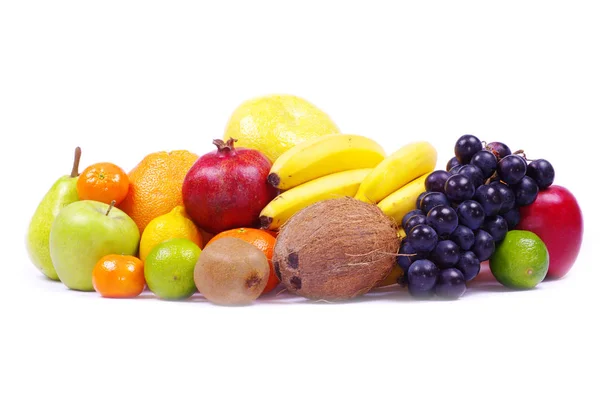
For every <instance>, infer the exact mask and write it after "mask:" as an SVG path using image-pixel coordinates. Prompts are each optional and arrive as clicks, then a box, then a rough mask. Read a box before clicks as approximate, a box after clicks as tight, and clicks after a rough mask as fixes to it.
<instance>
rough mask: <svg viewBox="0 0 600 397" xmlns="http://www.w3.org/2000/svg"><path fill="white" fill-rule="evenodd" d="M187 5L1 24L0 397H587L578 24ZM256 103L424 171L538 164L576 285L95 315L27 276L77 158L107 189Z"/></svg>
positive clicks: (560, 17)
mask: <svg viewBox="0 0 600 397" xmlns="http://www.w3.org/2000/svg"><path fill="white" fill-rule="evenodd" d="M204 4H205V5H201V4H200V2H195V1H187V2H186V1H165V2H156V1H141V2H131V1H122V0H121V1H103V2H85V1H72V2H66V1H41V2H37V3H35V2H31V1H3V2H2V3H0V136H1V140H0V148H1V149H2V153H1V155H0V161H1V168H0V169H1V171H2V179H1V184H0V192H1V194H0V200H2V203H1V208H2V210H3V215H2V216H1V217H0V233H1V240H0V247H1V248H2V250H1V252H0V267H1V268H2V272H1V274H0V294H1V300H0V307H1V317H0V335H1V336H0V362H1V363H2V364H0V366H1V367H2V369H1V371H0V379H1V380H0V395H3V396H21V395H25V394H28V395H64V396H67V395H68V396H71V395H73V396H75V395H77V396H82V395H90V396H95V395H112V396H120V395H130V396H133V395H142V394H147V395H155V394H156V395H163V396H165V395H170V396H177V395H204V396H217V395H230V396H231V395H259V396H265V395H278V396H286V395H291V396H295V395H303V396H321V395H328V396H337V395H362V396H365V395H384V394H389V395H399V394H402V395H411V394H412V395H433V396H453V395H460V396H466V395H485V396H490V395H515V396H520V395H536V396H538V395H545V394H547V393H553V394H558V395H576V396H591V395H598V394H597V393H598V391H599V390H598V389H599V387H598V383H597V375H598V374H597V371H598V359H597V357H598V354H600V352H599V343H598V338H599V337H600V330H599V329H598V325H597V320H598V306H597V302H598V298H597V292H596V291H595V289H596V288H597V286H598V281H597V268H598V263H597V256H592V245H593V244H595V243H596V241H595V240H596V238H597V237H598V235H597V232H596V230H597V224H596V223H595V221H597V220H598V218H597V214H596V213H597V210H596V207H597V197H596V196H595V194H596V193H594V191H597V184H598V180H597V179H598V178H597V163H596V161H594V160H595V157H597V154H596V152H597V150H598V149H597V146H596V145H595V144H594V143H593V142H592V139H593V138H592V137H594V138H595V137H596V136H597V134H598V132H600V94H599V93H600V58H599V57H600V43H599V41H600V40H599V39H600V23H599V22H598V21H599V20H600V12H599V11H600V10H599V8H598V6H597V3H596V4H595V2H580V1H563V2H554V1H544V2H539V3H536V2H527V1H503V2H493V3H492V2H483V1H470V2H468V1H452V2H450V1H444V2H431V1H427V2H399V1H396V2H392V1H390V2H383V1H373V0H370V1H365V2H363V3H362V4H360V3H357V2H350V1H344V2H335V3H334V2H325V1H307V0H303V1H297V2H283V1H280V2H275V1H273V2H266V1H256V0H255V1H248V2H241V1H240V2H233V1H221V2H210V4H212V5H208V4H209V2H206V3H204ZM270 93H291V94H295V95H299V96H302V97H304V98H306V99H308V100H310V101H311V102H313V103H315V104H316V105H317V106H319V107H321V108H322V109H323V110H325V111H326V112H327V113H329V115H330V116H331V117H332V118H333V119H334V120H335V122H336V123H337V124H338V125H339V127H340V128H341V130H342V131H343V132H346V133H358V134H364V135H367V136H369V137H372V138H374V139H376V140H378V141H380V142H381V143H382V144H384V145H385V148H386V149H387V151H388V153H390V152H392V151H394V150H396V149H397V148H399V147H400V146H401V145H403V144H405V143H408V142H410V141H412V140H415V139H427V140H429V141H430V142H432V143H433V144H434V145H435V146H436V148H437V149H438V152H439V163H438V168H443V167H444V166H445V162H446V160H447V159H448V158H449V157H451V156H452V150H453V145H454V142H455V140H456V138H458V137H459V136H460V135H462V134H463V133H467V132H468V133H474V134H476V135H478V136H479V137H480V138H481V139H482V140H487V141H493V140H501V141H504V142H506V143H507V144H509V146H510V147H511V148H513V149H514V150H516V149H519V148H521V149H525V150H526V151H527V153H528V154H529V156H530V157H532V158H539V157H544V158H547V159H548V160H550V161H552V163H553V164H554V166H555V169H556V172H557V174H556V180H555V182H556V183H557V184H560V185H563V186H566V187H567V188H568V189H570V190H571V191H572V192H573V193H574V194H575V195H576V196H577V198H578V199H579V202H580V204H581V206H582V209H583V211H584V214H585V222H586V223H585V225H586V232H585V240H584V244H583V247H582V251H581V253H580V257H579V259H578V261H577V263H576V264H575V267H574V268H573V270H572V272H571V273H570V274H569V275H568V276H567V277H566V278H564V279H563V280H560V281H556V282H552V283H544V284H542V285H541V286H539V287H538V288H536V289H535V290H532V291H527V292H509V291H507V290H505V289H503V288H500V287H498V286H494V284H491V285H489V286H488V285H479V286H478V287H474V288H471V289H470V290H469V291H468V293H467V294H466V295H465V296H464V297H463V298H462V299H460V300H459V301H456V302H417V301H414V300H411V299H410V298H409V297H407V295H406V293H404V292H399V291H396V292H394V293H386V294H374V295H370V296H369V297H367V298H365V299H361V300H358V301H356V302H350V303H346V304H337V305H330V304H314V303H306V302H303V301H302V302H298V300H297V299H291V298H289V297H285V296H280V297H279V298H271V299H263V300H261V301H259V302H258V303H256V304H254V305H253V306H250V307H243V308H224V307H218V306H214V305H211V304H210V303H207V302H205V301H203V300H201V299H200V300H195V301H190V302H164V301H160V300H157V299H154V298H153V297H151V296H150V297H148V298H145V299H135V300H108V299H101V298H100V297H99V296H98V295H96V294H95V293H88V294H84V293H76V292H73V291H68V290H66V289H65V288H64V287H63V286H61V285H60V284H57V283H51V282H49V281H47V280H45V279H44V278H43V277H42V276H41V275H40V274H39V273H38V272H37V271H36V270H35V269H34V268H33V266H32V265H31V263H30V262H29V260H28V258H27V255H26V251H25V246H24V235H25V231H26V229H27V225H28V222H29V218H30V216H31V215H32V214H33V212H34V210H35V208H36V206H37V204H38V202H39V200H40V199H41V198H42V196H43V195H44V194H45V192H46V191H47V189H48V188H49V187H50V186H51V185H52V183H54V181H55V180H56V179H57V178H58V177H59V176H61V175H63V174H66V173H68V172H69V171H70V167H71V156H72V151H73V148H74V147H75V146H77V145H80V146H81V147H82V149H83V159H82V167H85V166H86V165H89V164H92V163H94V162H97V161H111V162H115V163H117V164H119V165H121V166H122V167H123V168H125V169H126V170H129V169H131V168H132V167H133V166H134V165H135V164H137V163H138V162H139V161H140V160H141V159H142V158H143V157H144V156H145V155H146V154H148V153H150V152H153V151H157V150H173V149H188V150H191V151H193V152H195V153H197V154H203V153H205V152H206V151H208V150H212V148H211V144H210V142H211V140H212V139H213V138H218V137H221V135H222V133H223V129H224V126H225V123H226V122H227V119H228V117H229V115H230V114H231V112H232V111H233V110H234V108H235V107H236V106H237V105H238V104H240V103H241V102H242V101H243V100H246V99H248V98H252V97H255V96H258V95H263V94H270ZM592 162H593V164H592ZM592 217H593V218H592ZM594 234H595V235H594ZM31 393H33V394H31ZM184 393H185V394H184Z"/></svg>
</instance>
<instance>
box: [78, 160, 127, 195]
mask: <svg viewBox="0 0 600 397" xmlns="http://www.w3.org/2000/svg"><path fill="white" fill-rule="evenodd" d="M128 191H129V177H128V176H127V174H126V173H125V171H123V169H122V168H121V167H119V166H118V165H115V164H113V163H106V162H105V163H96V164H92V165H90V166H89V167H87V168H86V169H85V170H84V171H83V172H82V173H81V175H79V177H78V178H77V195H78V196H79V199H80V200H96V201H100V202H103V203H105V204H110V203H111V202H112V201H113V200H114V201H115V202H116V205H119V203H121V202H122V201H123V199H125V196H127V192H128Z"/></svg>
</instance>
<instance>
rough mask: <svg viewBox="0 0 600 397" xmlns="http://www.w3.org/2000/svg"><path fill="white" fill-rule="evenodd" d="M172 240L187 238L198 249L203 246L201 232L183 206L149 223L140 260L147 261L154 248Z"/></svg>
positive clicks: (143, 234) (145, 231)
mask: <svg viewBox="0 0 600 397" xmlns="http://www.w3.org/2000/svg"><path fill="white" fill-rule="evenodd" d="M172 238H187V239H188V240H190V241H191V242H193V243H194V244H196V245H197V246H198V247H201V246H202V235H201V234H200V231H199V230H198V228H197V227H196V225H195V224H194V222H192V220H191V219H189V218H188V216H187V214H186V213H185V209H184V208H183V206H181V205H178V206H177V207H175V208H173V209H172V210H171V211H170V212H168V213H166V214H164V215H159V216H157V217H156V218H154V219H152V220H151V221H150V223H148V225H147V226H146V228H145V229H144V233H142V238H141V240H140V259H141V260H143V261H145V260H146V257H147V256H148V254H149V253H150V251H151V250H152V248H154V247H155V246H156V245H157V244H159V243H162V242H163V241H167V240H170V239H172Z"/></svg>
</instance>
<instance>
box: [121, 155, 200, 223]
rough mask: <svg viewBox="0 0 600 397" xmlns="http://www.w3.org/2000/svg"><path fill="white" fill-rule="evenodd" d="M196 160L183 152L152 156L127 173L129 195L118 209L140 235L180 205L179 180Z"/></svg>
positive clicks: (194, 156) (181, 184) (180, 186)
mask: <svg viewBox="0 0 600 397" xmlns="http://www.w3.org/2000/svg"><path fill="white" fill-rule="evenodd" d="M197 159H198V156H197V155H196V154H194V153H191V152H188V151H187V150H175V151H172V152H164V151H163V152H156V153H152V154H149V155H147V156H146V157H144V159H143V160H142V161H141V162H140V163H139V164H138V165H136V166H135V167H134V168H133V169H132V170H131V171H130V172H129V174H128V176H129V193H127V197H125V200H123V202H122V203H121V205H120V206H119V208H120V209H122V210H123V211H125V213H126V214H127V215H129V216H130V217H131V219H133V220H134V221H135V223H136V224H137V225H138V228H139V229H140V233H142V232H143V231H144V229H145V228H146V226H147V225H148V223H150V221H151V220H152V219H154V218H156V217H158V216H160V215H164V214H166V213H168V212H170V211H171V210H172V209H173V208H175V207H177V206H178V205H183V199H182V197H181V189H182V186H183V179H184V178H185V176H186V174H187V173H188V171H189V170H190V168H191V167H192V165H194V163H195V162H196V160H197Z"/></svg>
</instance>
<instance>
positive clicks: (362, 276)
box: [273, 197, 400, 301]
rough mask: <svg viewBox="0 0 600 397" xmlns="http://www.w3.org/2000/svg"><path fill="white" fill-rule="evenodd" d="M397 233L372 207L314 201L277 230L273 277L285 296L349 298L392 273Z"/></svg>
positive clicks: (349, 200)
mask: <svg viewBox="0 0 600 397" xmlns="http://www.w3.org/2000/svg"><path fill="white" fill-rule="evenodd" d="M397 231H398V228H397V225H396V224H395V222H394V221H393V220H392V219H390V218H389V217H387V216H386V215H385V214H384V213H383V212H382V211H381V210H380V209H379V208H378V207H377V206H376V205H373V204H368V203H364V202H362V201H359V200H356V199H354V198H350V197H343V198H335V199H330V200H324V201H320V202H317V203H315V204H312V205H310V206H308V207H306V208H304V209H302V210H301V211H299V212H297V213H296V214H295V215H294V216H292V217H291V218H290V219H289V220H288V221H287V222H286V223H285V224H284V225H283V226H282V227H281V229H280V231H279V235H278V236H277V242H276V243H275V248H274V252H273V265H274V267H275V272H276V273H277V276H278V277H279V279H280V280H281V281H282V283H283V284H284V285H285V287H286V288H287V289H288V290H289V291H291V292H293V293H296V294H298V295H300V296H303V297H306V298H309V299H324V300H328V301H339V300H345V299H350V298H354V297H356V296H359V295H362V294H364V293H366V292H368V291H369V290H370V289H371V288H373V287H374V286H375V285H376V284H378V283H379V282H381V281H382V280H384V279H385V278H386V277H387V276H388V274H389V273H390V272H391V271H392V269H393V267H394V265H395V260H396V254H397V253H398V249H399V247H400V240H399V239H398V236H397Z"/></svg>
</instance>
